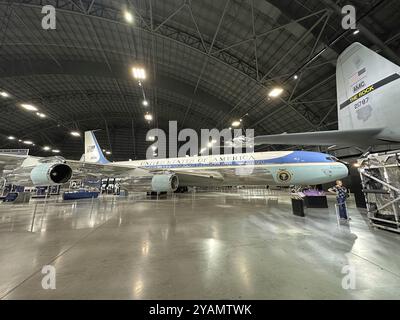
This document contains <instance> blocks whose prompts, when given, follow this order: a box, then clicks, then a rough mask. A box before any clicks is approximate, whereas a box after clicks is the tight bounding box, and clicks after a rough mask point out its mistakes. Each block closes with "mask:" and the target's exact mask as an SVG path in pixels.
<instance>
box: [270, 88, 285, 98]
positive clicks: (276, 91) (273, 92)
mask: <svg viewBox="0 0 400 320" xmlns="http://www.w3.org/2000/svg"><path fill="white" fill-rule="evenodd" d="M282 92H283V88H281V87H276V88H273V89H272V90H271V91H270V92H269V93H268V96H269V97H270V98H277V97H279V96H280V95H281V94H282Z"/></svg>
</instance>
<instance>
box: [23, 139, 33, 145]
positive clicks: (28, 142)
mask: <svg viewBox="0 0 400 320" xmlns="http://www.w3.org/2000/svg"><path fill="white" fill-rule="evenodd" d="M24 144H27V145H32V144H33V142H32V141H30V140H26V141H24Z"/></svg>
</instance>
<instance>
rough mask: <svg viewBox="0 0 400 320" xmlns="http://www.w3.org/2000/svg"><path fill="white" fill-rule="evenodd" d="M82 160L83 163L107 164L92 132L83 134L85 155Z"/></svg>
mask: <svg viewBox="0 0 400 320" xmlns="http://www.w3.org/2000/svg"><path fill="white" fill-rule="evenodd" d="M82 158H83V161H85V162H91V163H101V164H105V163H108V162H109V161H108V160H107V159H106V158H105V157H104V155H103V152H102V151H101V149H100V146H99V143H98V142H97V139H96V137H95V136H94V133H93V131H86V132H85V153H84V155H83V157H82ZM82 158H81V160H82Z"/></svg>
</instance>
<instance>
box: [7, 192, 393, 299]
mask: <svg viewBox="0 0 400 320" xmlns="http://www.w3.org/2000/svg"><path fill="white" fill-rule="evenodd" d="M277 196H279V200H278V204H276V203H274V202H273V201H270V200H271V199H275V198H276V197H277ZM330 207H331V208H330V209H307V211H306V217H305V218H300V217H296V216H294V215H292V213H291V207H290V198H289V196H288V195H287V194H279V195H277V194H272V193H271V192H269V191H268V192H267V191H265V190H247V191H246V190H240V191H239V192H232V191H230V190H224V191H221V192H201V193H196V194H190V193H189V194H179V195H174V196H173V197H168V198H167V199H159V200H157V199H147V198H146V197H145V196H144V195H131V196H130V197H129V199H126V198H118V197H113V196H108V197H105V198H100V199H95V200H93V201H91V200H82V201H78V202H61V201H56V200H50V201H48V202H46V203H44V202H43V201H37V202H31V203H30V204H29V205H15V206H13V205H9V204H2V205H0V261H2V263H1V264H0V297H2V298H4V299H20V298H24V299H80V298H82V299H95V298H99V299H178V298H179V299H207V298H208V299H282V298H288V299H327V298H333V299H354V298H356V299H361V298H375V299H379V298H388V299H393V298H397V299H398V298H400V290H399V289H400V257H399V255H397V254H394V252H398V251H399V247H400V246H399V244H400V237H399V236H398V235H397V234H393V233H389V232H386V231H382V230H373V229H369V227H368V225H367V222H366V219H365V217H364V216H362V215H361V214H360V212H359V211H358V210H357V209H355V208H354V205H352V204H351V203H350V204H349V207H350V210H351V215H352V217H353V221H352V222H351V224H350V226H345V225H342V226H340V227H339V226H338V225H337V223H336V217H335V214H334V211H333V205H332V202H330ZM47 264H51V265H54V266H55V267H56V270H57V289H56V290H44V289H42V287H41V279H42V276H43V275H42V274H41V269H42V267H43V266H44V265H47ZM346 265H352V266H354V267H355V270H356V271H357V273H356V279H357V286H356V289H355V290H344V289H343V288H342V285H341V284H342V279H343V276H344V274H343V273H342V270H343V267H344V266H346Z"/></svg>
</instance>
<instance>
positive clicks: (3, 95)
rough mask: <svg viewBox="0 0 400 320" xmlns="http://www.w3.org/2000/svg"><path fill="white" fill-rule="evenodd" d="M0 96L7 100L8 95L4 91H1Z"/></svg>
mask: <svg viewBox="0 0 400 320" xmlns="http://www.w3.org/2000/svg"><path fill="white" fill-rule="evenodd" d="M0 96H2V97H3V98H8V97H9V96H10V95H9V94H8V93H7V92H5V91H1V92H0Z"/></svg>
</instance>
